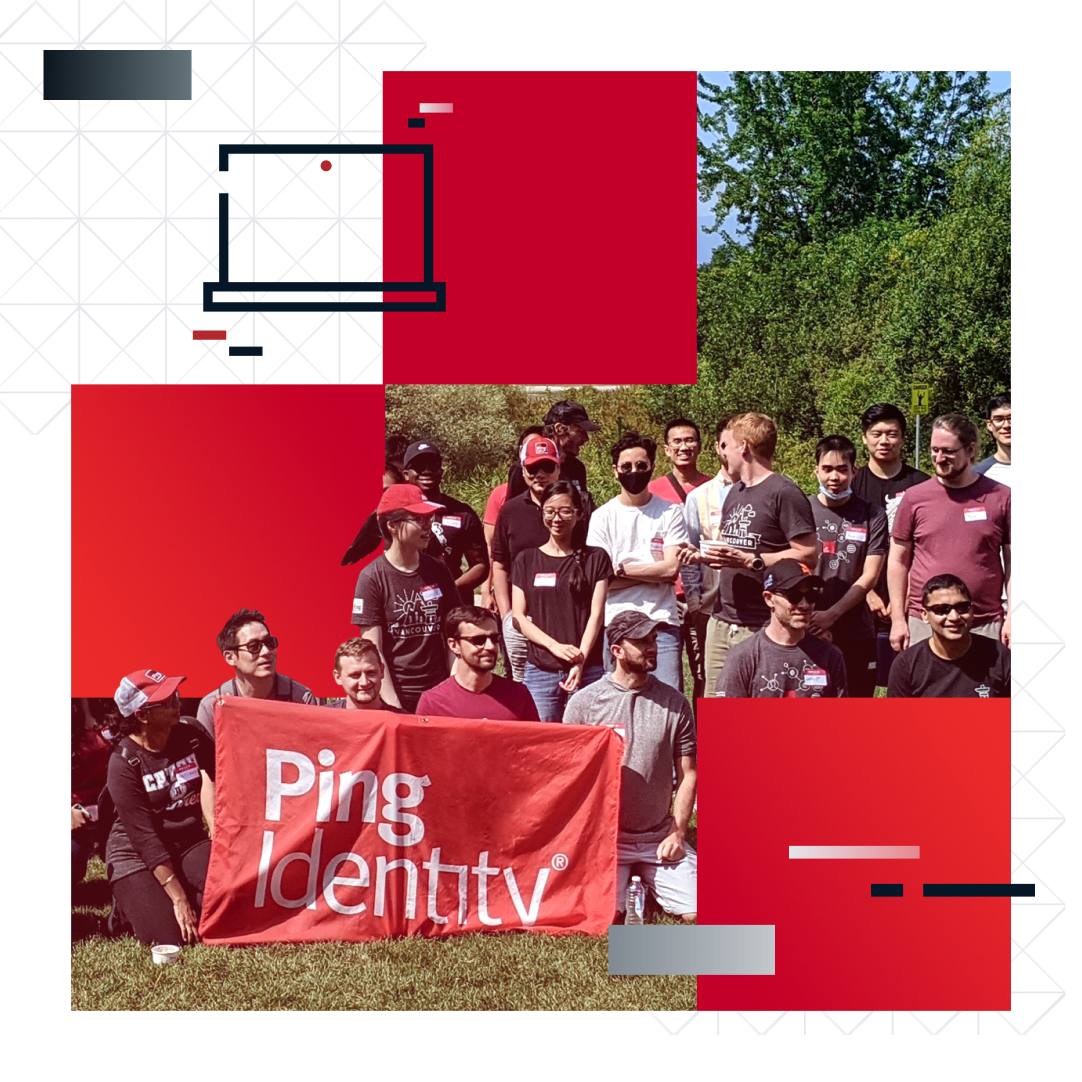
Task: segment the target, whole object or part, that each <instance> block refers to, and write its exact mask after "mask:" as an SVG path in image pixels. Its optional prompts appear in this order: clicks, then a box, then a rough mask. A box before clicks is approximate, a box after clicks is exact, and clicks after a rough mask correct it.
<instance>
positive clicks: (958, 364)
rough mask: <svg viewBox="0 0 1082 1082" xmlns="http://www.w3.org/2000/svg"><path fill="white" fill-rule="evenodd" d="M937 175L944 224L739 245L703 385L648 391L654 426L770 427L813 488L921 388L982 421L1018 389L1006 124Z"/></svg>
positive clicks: (704, 276)
mask: <svg viewBox="0 0 1082 1082" xmlns="http://www.w3.org/2000/svg"><path fill="white" fill-rule="evenodd" d="M849 74H851V73H849ZM824 123H825V122H824ZM929 130H931V129H929ZM929 138H931V136H929ZM942 167H943V170H944V173H943V180H942V188H943V195H942V197H940V196H936V199H937V200H938V199H940V198H941V199H942V209H941V210H939V211H938V212H937V213H936V214H934V215H933V214H931V213H929V212H925V213H919V214H918V213H913V214H909V215H908V216H901V215H900V214H891V215H886V216H880V215H878V214H868V215H865V216H864V217H863V219H862V220H861V221H859V222H857V223H854V224H852V225H850V227H849V228H846V229H838V230H837V231H833V232H830V231H828V234H827V235H826V236H825V237H824V238H823V239H818V240H809V241H807V242H806V243H802V244H796V243H789V244H788V246H787V247H785V248H784V250H783V248H782V247H781V246H780V245H778V244H777V243H774V242H771V243H766V244H760V243H759V242H758V241H755V242H753V243H752V244H750V245H748V246H746V247H742V246H740V245H735V244H734V245H732V246H730V248H729V249H728V250H727V251H725V252H724V253H723V254H722V255H721V256H719V257H718V258H715V259H714V260H713V261H712V262H711V263H709V264H707V265H704V266H702V267H700V268H699V275H698V338H699V376H698V383H697V384H696V385H695V386H691V387H671V386H669V387H665V386H658V387H652V388H651V389H650V402H651V413H652V414H653V416H654V418H655V420H656V421H657V422H658V423H659V424H660V423H663V422H664V420H665V418H666V417H669V416H673V415H677V414H680V413H687V414H688V415H689V416H692V417H695V418H697V419H698V420H699V422H700V423H701V424H702V425H703V426H704V429H705V428H711V429H712V427H713V425H714V424H715V423H716V421H717V420H718V419H720V418H721V417H724V416H725V415H727V414H729V413H732V412H735V411H738V410H747V409H755V410H760V411H762V412H765V413H768V414H770V415H771V416H772V417H773V418H774V419H775V421H776V422H777V423H778V428H779V432H780V434H781V436H780V440H779V450H778V466H779V468H780V469H782V470H783V471H784V472H788V473H790V475H792V476H794V477H795V478H796V479H797V480H798V481H801V482H802V483H803V484H805V485H807V486H808V487H814V486H813V485H812V482H811V449H812V447H813V446H814V443H815V441H816V439H818V438H819V437H820V436H822V435H826V434H833V433H840V434H843V435H848V436H850V437H851V438H853V439H854V440H856V439H859V437H860V427H859V417H860V414H861V413H862V412H863V411H864V409H866V408H867V406H869V405H870V404H872V403H873V402H882V401H893V402H896V403H897V404H899V405H900V406H901V407H902V408H903V409H904V410H905V411H906V412H908V407H909V401H910V386H911V384H912V383H914V382H921V383H928V384H930V385H931V387H932V398H931V408H932V410H933V412H946V411H948V410H954V409H959V410H962V411H964V412H967V413H969V414H970V415H971V416H979V415H980V414H981V411H982V410H983V407H984V404H985V402H986V401H987V399H988V398H989V397H990V396H991V395H992V394H994V393H996V392H998V391H1000V390H1002V389H1004V388H1007V387H1009V386H1010V330H1011V320H1010V284H1011V278H1010V227H1011V217H1010V200H1011V177H1010V132H1009V121H1008V117H1007V116H1006V115H1005V113H1004V112H1002V111H1001V112H1000V113H999V114H998V115H996V116H994V117H992V118H991V119H989V120H987V121H985V123H984V124H983V126H982V127H981V128H980V130H978V131H975V132H971V133H969V135H968V136H967V145H966V147H965V149H964V151H963V152H962V153H961V154H960V155H959V156H958V157H957V158H956V159H955V160H954V161H952V162H950V163H949V164H946V163H942ZM935 183H936V184H938V183H939V182H938V181H936V182H935ZM928 184H929V185H931V184H932V181H931V179H929V180H928ZM914 190H915V189H914ZM926 197H927V193H926V194H925V198H926ZM775 240H776V238H775ZM911 435H912V434H911ZM910 454H912V446H911V447H910ZM925 454H926V451H925Z"/></svg>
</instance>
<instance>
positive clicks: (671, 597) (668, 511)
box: [586, 496, 688, 627]
mask: <svg viewBox="0 0 1082 1082" xmlns="http://www.w3.org/2000/svg"><path fill="white" fill-rule="evenodd" d="M687 540H688V530H687V526H686V525H685V524H684V515H683V507H682V506H681V505H680V504H678V503H670V502H669V501H668V500H663V499H661V498H660V497H659V496H651V497H650V502H649V503H645V504H643V505H642V506H641V507H630V506H628V505H627V504H624V503H621V502H620V500H619V499H618V498H617V499H612V500H609V502H608V503H607V504H605V505H604V506H602V507H599V508H598V509H597V510H596V511H595V512H594V513H593V514H592V515H591V516H590V530H589V533H588V534H587V537H586V543H587V544H588V545H596V546H597V547H598V548H601V549H604V550H605V551H606V552H607V553H608V554H609V558H610V559H611V560H612V562H613V564H614V565H618V564H621V563H625V562H626V563H631V564H636V563H638V564H645V563H649V562H650V561H651V560H655V561H656V560H663V559H664V558H665V551H664V550H665V548H666V547H668V546H671V545H682V544H685V543H686V542H687ZM625 609H634V610H636V611H637V612H644V613H646V614H647V615H648V616H649V617H650V618H651V619H652V620H659V621H661V622H663V623H666V624H674V625H675V626H677V627H679V626H680V614H679V612H678V611H677V608H676V589H675V588H674V586H673V584H672V583H671V582H644V583H636V584H635V585H634V586H626V587H624V588H623V589H622V590H610V591H609V595H608V597H607V598H606V600H605V623H606V624H609V623H611V622H612V618H613V617H614V616H615V615H616V614H617V613H618V612H623V611H624V610H625Z"/></svg>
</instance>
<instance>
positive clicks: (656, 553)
mask: <svg viewBox="0 0 1082 1082" xmlns="http://www.w3.org/2000/svg"><path fill="white" fill-rule="evenodd" d="M650 555H651V556H653V558H654V559H655V560H661V559H664V557H665V538H664V537H655V538H652V539H651V541H650Z"/></svg>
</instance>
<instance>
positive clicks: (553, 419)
mask: <svg viewBox="0 0 1082 1082" xmlns="http://www.w3.org/2000/svg"><path fill="white" fill-rule="evenodd" d="M545 424H547V425H556V424H560V425H578V426H579V428H584V429H586V431H587V432H597V431H598V429H600V428H601V425H599V424H598V423H597V421H591V420H590V415H589V414H588V413H587V412H586V409H585V407H583V406H580V405H579V404H578V402H568V401H567V399H566V398H562V399H560V401H559V402H555V403H553V406H552V409H550V410H549V411H548V413H546V414H545Z"/></svg>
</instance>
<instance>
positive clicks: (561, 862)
mask: <svg viewBox="0 0 1082 1082" xmlns="http://www.w3.org/2000/svg"><path fill="white" fill-rule="evenodd" d="M552 866H553V867H554V868H555V869H556V870H557V871H558V872H562V871H563V870H564V868H566V867H567V857H565V856H564V855H563V853H557V854H556V856H554V857H553V858H552Z"/></svg>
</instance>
